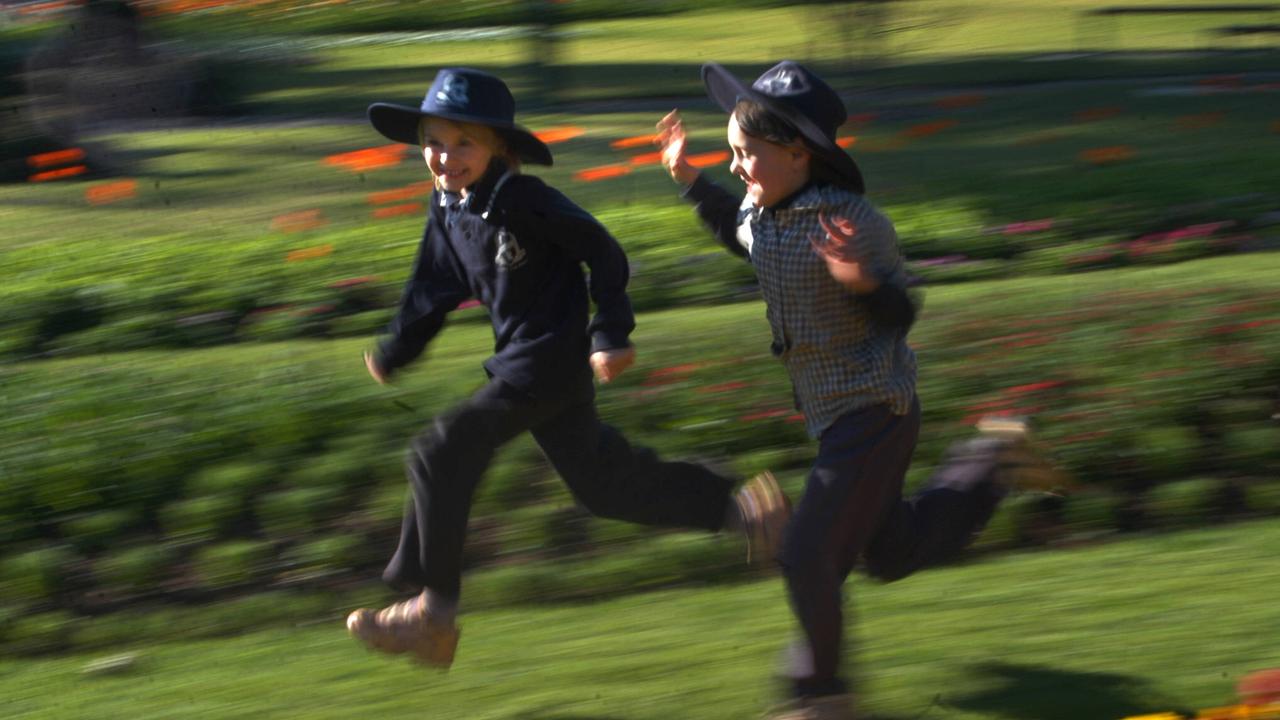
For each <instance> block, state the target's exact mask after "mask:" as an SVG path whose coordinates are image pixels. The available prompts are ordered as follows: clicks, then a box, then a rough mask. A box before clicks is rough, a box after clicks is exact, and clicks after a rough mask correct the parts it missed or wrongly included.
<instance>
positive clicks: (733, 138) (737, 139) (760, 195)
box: [729, 116, 809, 207]
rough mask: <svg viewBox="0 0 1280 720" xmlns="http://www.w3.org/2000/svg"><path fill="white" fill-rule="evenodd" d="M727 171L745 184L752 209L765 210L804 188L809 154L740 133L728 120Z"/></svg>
mask: <svg viewBox="0 0 1280 720" xmlns="http://www.w3.org/2000/svg"><path fill="white" fill-rule="evenodd" d="M729 147H730V148H732V150H733V162H732V163H731V164H730V165H729V170H730V171H732V172H733V174H734V175H737V176H738V177H739V178H742V182H744V183H746V184H747V196H748V197H750V198H751V201H752V202H753V203H754V204H755V205H756V207H769V206H771V205H774V204H776V203H778V202H779V201H781V200H785V199H786V198H787V196H789V195H791V194H792V193H794V192H796V191H797V190H799V189H800V188H802V187H804V184H805V183H806V182H808V181H809V152H808V151H807V150H805V149H803V148H802V147H799V146H792V145H779V144H777V143H773V142H769V141H768V140H762V139H760V138H757V137H751V136H750V135H748V134H746V133H744V132H743V131H742V128H741V127H740V126H739V125H738V121H737V119H736V118H734V117H733V116H730V117H729Z"/></svg>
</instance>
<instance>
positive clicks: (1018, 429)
mask: <svg viewBox="0 0 1280 720" xmlns="http://www.w3.org/2000/svg"><path fill="white" fill-rule="evenodd" d="M978 433H979V434H980V435H982V436H983V437H984V438H989V439H991V440H994V441H998V442H999V444H1000V445H999V449H998V450H997V451H996V473H995V474H996V478H995V479H996V481H997V482H999V483H1000V484H1001V485H1003V486H1004V487H1005V488H1006V489H1008V490H1021V491H1030V492H1040V493H1047V494H1050V495H1062V494H1063V493H1064V492H1066V491H1068V490H1070V489H1072V487H1073V484H1072V482H1071V478H1070V477H1069V476H1068V475H1067V474H1066V473H1065V472H1063V471H1062V470H1059V469H1058V468H1056V467H1054V466H1053V464H1052V463H1050V462H1049V460H1048V456H1047V454H1046V453H1045V452H1044V451H1043V450H1041V449H1040V448H1039V447H1037V446H1036V444H1035V441H1034V439H1033V438H1032V435H1031V425H1030V423H1029V422H1028V421H1027V420H1026V419H1025V418H1011V417H985V418H982V419H981V420H979V421H978Z"/></svg>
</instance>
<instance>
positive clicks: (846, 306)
mask: <svg viewBox="0 0 1280 720" xmlns="http://www.w3.org/2000/svg"><path fill="white" fill-rule="evenodd" d="M684 195H685V197H686V198H687V199H688V200H691V201H692V202H694V203H695V205H696V209H697V212H698V215H699V216H700V217H701V218H702V220H703V222H704V223H706V224H707V225H708V226H709V227H710V228H711V230H712V231H713V232H714V233H715V234H716V237H717V238H718V239H719V240H720V241H721V242H722V243H723V244H724V245H725V246H726V247H728V248H729V250H730V251H732V252H734V253H735V254H738V255H741V256H743V257H746V258H748V259H749V260H750V261H751V264H752V265H753V266H754V267H755V271H756V277H757V278H758V279H759V282H760V290H761V293H762V294H763V296H764V300H765V305H766V308H767V310H766V313H767V316H768V319H769V327H770V329H771V331H772V334H773V342H772V349H773V353H774V355H776V356H778V358H779V359H780V360H781V361H782V363H783V365H784V366H785V367H786V369H787V373H788V375H790V377H791V384H792V387H793V388H794V391H795V400H796V406H797V408H798V409H799V410H800V411H801V412H802V413H803V414H804V417H805V426H806V429H807V430H808V432H809V434H810V435H811V436H813V437H818V436H820V435H821V434H822V432H823V431H824V430H826V429H827V427H829V426H830V425H831V424H832V423H833V422H835V420H836V419H837V418H839V417H840V416H841V415H844V414H846V413H848V412H851V411H853V410H857V409H860V408H864V407H868V406H871V405H876V404H880V403H884V404H886V405H888V406H889V408H890V409H891V410H892V411H893V412H894V413H895V414H898V415H905V414H906V413H907V412H908V411H909V410H910V408H911V403H912V400H913V398H914V397H915V384H916V358H915V354H914V353H913V352H912V350H911V348H910V347H908V346H907V342H906V333H905V331H903V330H892V329H887V328H882V327H879V326H877V325H876V324H875V323H873V322H872V321H871V314H870V311H869V307H868V304H867V303H866V301H865V300H864V299H862V298H860V297H859V296H858V295H856V294H854V293H852V292H850V291H849V290H848V289H846V288H845V287H844V286H842V285H841V284H840V283H838V282H836V280H835V279H834V278H832V277H831V274H830V272H829V271H828V269H827V265H826V262H825V261H824V260H823V259H822V257H821V256H820V255H819V254H818V252H817V251H816V250H815V249H814V247H813V244H812V241H822V240H824V239H825V238H826V232H825V231H824V230H823V229H822V225H821V224H820V223H819V221H818V213H819V211H821V212H822V213H823V214H824V215H825V216H827V217H828V218H831V217H843V218H846V219H848V220H850V221H851V222H852V223H853V225H854V227H855V228H856V229H857V230H856V235H855V236H854V240H853V243H852V244H853V245H854V246H855V248H854V256H855V257H856V258H857V259H859V260H860V261H861V262H862V263H863V264H864V267H869V268H870V269H871V271H872V272H874V273H875V275H876V277H878V278H879V279H880V281H881V282H882V283H892V284H894V285H897V286H898V287H901V288H905V287H906V280H907V277H906V270H905V268H904V266H903V260H902V254H901V251H900V250H899V247H898V238H897V233H896V232H895V231H894V228H893V224H892V223H891V222H890V221H889V219H888V218H886V217H885V216H884V215H883V214H882V213H880V211H878V210H877V209H876V208H875V207H873V206H872V205H871V204H870V203H869V202H867V201H866V200H865V199H864V198H863V197H862V196H860V195H856V194H854V193H851V192H849V191H847V190H843V189H841V188H838V187H832V186H817V185H812V184H811V185H809V186H807V187H806V188H804V189H803V190H801V191H800V192H799V193H797V194H796V195H794V196H793V197H792V198H790V200H789V201H786V202H783V203H781V204H780V206H778V207H774V208H757V207H755V206H754V205H752V204H751V202H750V200H749V199H744V200H743V201H742V202H741V203H740V204H739V202H738V200H737V199H736V198H734V197H733V196H732V195H731V194H730V193H729V192H728V191H727V190H725V189H724V188H722V187H720V186H718V185H716V184H715V183H713V182H711V181H710V180H707V179H706V178H705V177H702V176H699V178H698V179H697V180H696V181H695V182H694V183H693V184H692V185H690V186H689V187H688V188H687V189H686V190H685V193H684Z"/></svg>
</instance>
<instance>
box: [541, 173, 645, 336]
mask: <svg viewBox="0 0 1280 720" xmlns="http://www.w3.org/2000/svg"><path fill="white" fill-rule="evenodd" d="M542 187H543V193H541V195H542V202H535V203H532V204H531V205H530V206H528V207H527V208H525V212H527V213H529V214H531V215H532V216H533V217H534V218H535V219H536V221H537V222H538V223H539V225H541V226H542V230H541V232H543V233H545V237H546V238H547V239H548V241H549V242H551V243H553V244H555V245H556V246H558V247H560V248H561V249H562V250H564V251H565V253H566V254H567V255H568V256H569V257H571V258H573V259H574V260H577V261H578V262H583V263H586V265H587V268H588V269H589V270H590V276H589V279H588V290H589V291H590V293H591V300H592V302H593V303H595V306H596V313H595V315H594V316H593V317H592V318H591V323H590V324H589V325H588V326H587V332H588V333H589V334H590V336H591V352H593V353H594V352H598V351H600V350H616V349H620V348H625V347H629V346H630V345H631V341H630V339H629V338H630V336H631V331H632V330H634V329H635V327H636V320H635V314H634V313H633V312H632V310H631V299H630V298H629V297H628V296H627V281H628V280H630V278H631V267H630V265H629V264H628V263H627V255H626V253H625V252H624V251H623V250H622V246H621V245H619V244H618V241H617V240H616V239H614V237H613V235H611V234H609V231H608V230H606V229H605V227H604V226H603V225H601V224H600V222H599V221H598V220H596V219H595V218H594V217H592V216H591V214H590V213H588V212H587V211H586V210H583V209H582V208H580V207H578V206H577V205H576V204H575V203H574V202H573V201H572V200H570V199H569V198H567V197H565V195H564V194H563V193H561V192H559V191H558V190H555V189H554V188H551V187H548V186H546V185H543V186H542Z"/></svg>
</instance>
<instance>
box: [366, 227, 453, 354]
mask: <svg viewBox="0 0 1280 720" xmlns="http://www.w3.org/2000/svg"><path fill="white" fill-rule="evenodd" d="M433 205H434V204H433ZM431 222H435V219H434V217H433V218H432V220H431ZM434 235H435V234H434V233H432V232H430V228H428V230H427V231H426V232H424V233H423V238H422V243H421V244H420V245H419V246H418V257H417V259H416V260H415V261H414V264H413V273H412V274H411V275H410V277H409V281H408V282H407V283H406V284H405V288H404V292H403V294H402V295H401V297H400V307H399V309H398V311H397V312H396V316H395V318H394V319H392V321H391V324H390V325H389V326H388V327H387V333H388V337H386V338H385V339H383V340H382V342H381V343H379V345H378V357H377V362H378V367H379V368H380V369H381V370H382V372H383V373H384V374H385V375H387V376H388V377H389V376H390V375H391V374H392V373H393V372H395V370H396V369H397V368H400V367H403V366H405V365H407V364H409V363H410V362H412V361H413V360H414V359H416V358H417V357H418V356H419V355H421V354H422V351H423V350H424V349H425V348H426V346H427V343H428V342H430V341H431V339H432V338H434V337H435V336H436V334H437V333H438V332H440V328H442V327H444V320H445V316H446V315H447V314H448V313H449V312H450V311H451V310H453V309H454V308H456V307H458V305H459V304H460V303H461V302H462V301H463V300H465V299H466V298H467V296H468V295H469V294H470V290H468V288H467V285H466V283H465V282H464V280H463V278H462V277H461V276H460V275H459V274H458V272H457V270H456V267H455V265H454V264H453V262H452V259H451V258H450V257H449V256H448V255H447V248H444V247H441V245H442V244H443V241H442V239H441V238H439V237H438V236H436V237H433V236H434Z"/></svg>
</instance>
